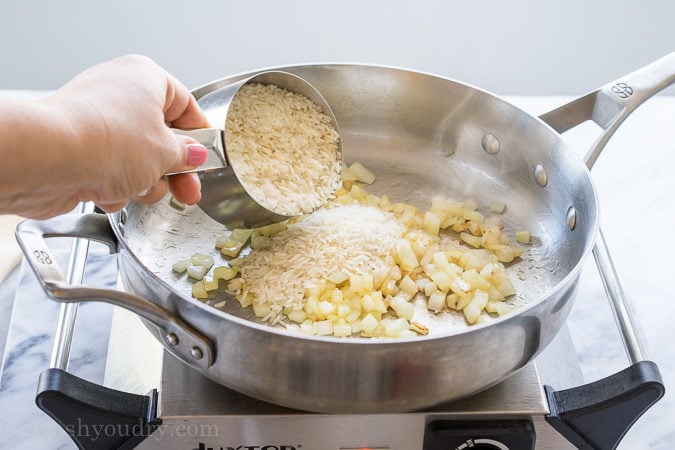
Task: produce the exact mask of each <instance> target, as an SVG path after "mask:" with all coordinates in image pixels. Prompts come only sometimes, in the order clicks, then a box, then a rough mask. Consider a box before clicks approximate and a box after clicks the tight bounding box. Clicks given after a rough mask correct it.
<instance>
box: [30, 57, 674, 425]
mask: <svg viewBox="0 0 675 450" xmlns="http://www.w3.org/2000/svg"><path fill="white" fill-rule="evenodd" d="M279 69H280V70H284V71H287V72H290V73H294V74H297V75H299V76H301V77H303V78H304V79H306V80H308V81H309V82H311V83H312V84H313V85H315V86H316V87H317V88H318V89H319V90H320V91H321V92H322V93H323V94H324V96H325V97H326V100H327V101H328V103H329V104H330V105H331V107H332V108H333V111H334V113H335V116H336V118H337V120H338V122H339V123H340V126H341V131H342V137H343V152H344V160H345V162H347V163H350V162H353V161H355V160H358V161H360V162H362V163H363V164H365V165H366V166H368V167H369V168H371V169H372V170H373V171H374V172H375V173H376V174H377V176H378V180H377V182H376V184H375V185H373V187H372V191H373V192H374V193H378V194H383V193H386V194H387V195H388V196H390V197H391V198H392V199H396V200H400V201H408V202H412V203H415V204H417V205H418V206H420V207H425V206H427V202H428V200H429V198H430V197H431V196H432V195H435V194H445V195H448V196H451V197H457V198H462V197H465V196H472V197H474V198H476V200H478V202H479V203H482V204H488V203H489V202H490V201H492V200H500V201H503V202H505V203H507V205H508V213H507V215H506V216H505V218H506V222H507V226H509V225H515V224H517V225H518V226H519V227H526V228H528V229H530V230H532V233H533V234H534V235H535V236H537V238H538V241H537V244H536V245H534V246H532V247H531V248H530V250H529V251H528V252H527V253H526V255H525V257H524V258H523V259H522V261H520V262H518V263H516V264H514V265H513V266H512V267H511V270H512V271H513V272H514V273H517V274H519V276H518V277H514V278H515V281H516V282H517V286H516V287H517V289H518V291H519V298H518V302H520V303H522V304H523V307H522V308H520V309H519V311H518V312H516V313H514V314H512V315H510V316H507V317H504V318H500V319H498V320H493V321H488V322H487V323H485V324H481V325H477V326H473V327H468V326H466V325H464V323H463V319H461V320H457V318H455V317H453V316H452V315H444V316H442V317H439V318H436V319H435V323H434V324H432V326H431V327H430V328H431V332H430V334H429V336H425V337H419V338H416V339H410V340H396V341H384V340H368V339H363V338H352V339H338V338H320V337H303V336H298V335H293V334H289V333H288V332H286V331H285V330H281V329H277V328H272V327H270V326H268V325H266V324H260V323H256V322H255V321H253V320H251V317H249V315H248V311H246V310H242V309H241V308H239V307H238V304H237V303H236V302H235V301H230V302H227V305H226V307H225V309H224V310H223V311H220V310H216V309H214V308H212V307H210V306H208V305H205V304H203V303H201V302H199V301H197V300H194V299H192V298H191V297H190V295H189V285H188V284H187V283H186V282H184V281H183V280H182V279H181V280H178V279H176V278H175V276H174V275H173V274H172V273H171V271H170V266H171V264H172V262H173V261H175V260H176V259H177V258H178V257H179V256H184V255H186V254H190V253H192V252H194V251H203V250H204V249H205V248H210V247H211V246H212V243H213V242H214V239H215V236H216V234H220V233H222V226H221V225H219V224H216V223H215V222H213V221H212V220H211V219H209V218H208V217H206V216H205V215H204V214H203V213H201V212H200V211H199V210H198V209H196V208H195V209H187V210H183V211H178V210H175V209H173V208H172V207H170V206H169V205H168V202H161V203H159V204H157V205H153V206H151V207H146V206H142V205H138V204H132V205H130V206H129V207H128V208H127V209H126V210H125V211H122V212H120V213H116V214H112V215H109V217H108V218H107V220H106V219H105V218H102V217H97V216H83V217H72V216H65V217H61V218H58V219H56V220H52V221H49V222H43V223H39V222H27V223H25V224H24V225H22V226H21V227H20V229H19V238H20V241H21V243H22V246H23V248H24V251H25V253H26V255H27V256H28V259H29V261H30V263H31V264H32V266H33V268H34V270H35V271H36V273H38V274H39V276H40V277H41V280H42V282H43V285H44V286H45V288H46V289H47V290H48V292H50V295H51V296H52V297H53V298H55V299H57V300H59V301H65V302H74V301H85V300H100V301H107V302H110V303H114V304H117V305H120V306H123V307H126V308H128V309H131V310H132V311H135V312H136V313H138V314H139V315H141V316H142V317H143V318H144V319H145V322H146V324H147V325H148V328H149V329H150V330H151V331H152V332H153V333H154V334H155V336H156V337H157V338H158V339H159V340H160V341H161V342H162V343H163V344H164V345H165V346H166V347H167V348H168V349H169V350H170V351H172V352H173V353H174V354H176V355H177V356H178V357H179V358H181V359H182V360H183V361H185V362H186V363H188V364H190V365H191V366H193V367H195V368H196V369H197V370H199V371H200V372H202V373H204V374H205V375H206V376H208V377H209V378H211V379H213V380H215V381H217V382H219V383H221V384H223V385H226V386H228V387H230V388H233V389H235V390H238V391H240V392H243V393H245V394H248V395H251V396H254V397H257V398H260V399H263V400H266V401H269V402H273V403H277V404H281V405H285V406H290V407H294V408H299V409H305V410H310V411H319V412H334V413H347V412H369V413H370V412H396V411H405V410H414V409H419V408H422V407H427V406H431V405H434V404H437V403H440V402H445V401H449V400H452V399H457V398H461V397H465V396H468V395H471V394H473V393H475V392H478V391H480V390H483V389H485V388H487V387H489V386H492V385H494V384H496V383H498V382H499V381H501V380H503V379H504V378H506V377H508V376H509V375H510V374H512V373H513V372H514V371H516V370H518V369H519V368H521V367H522V366H524V365H525V364H527V362H529V361H530V360H531V359H532V358H533V357H534V356H536V354H538V353H539V352H540V351H541V350H542V349H543V348H545V347H546V345H547V344H548V343H549V342H550V341H551V339H552V338H553V337H554V336H555V334H556V333H557V332H558V330H559V328H560V326H561V325H562V324H563V322H564V320H565V319H566V317H567V315H568V313H569V310H570V308H571V306H572V301H573V298H574V291H575V288H576V285H577V282H578V277H579V272H580V268H581V263H582V262H583V261H584V259H585V258H586V257H587V256H588V254H589V253H590V252H591V250H592V249H593V246H594V243H595V239H596V235H597V227H598V204H597V196H596V194H595V191H594V189H593V184H592V181H591V177H590V174H589V172H588V169H587V167H586V164H585V163H584V161H582V160H580V159H579V158H577V157H576V155H575V153H574V152H573V151H571V149H569V148H567V146H566V145H565V143H564V141H563V140H562V139H561V137H560V135H559V134H558V132H557V131H560V132H562V131H564V130H566V129H567V128H569V127H572V126H574V125H575V124H577V123H580V122H582V121H585V120H593V121H595V122H596V123H598V124H599V125H600V126H601V128H602V129H603V130H604V131H603V132H602V135H601V137H600V139H599V140H598V142H597V143H596V144H594V145H593V146H592V148H591V152H590V154H591V156H590V157H589V162H592V161H593V160H594V159H595V155H597V153H598V152H599V151H600V150H601V148H602V146H603V145H604V143H605V142H606V141H607V139H609V137H610V136H611V134H612V133H613V131H614V130H615V129H616V127H617V126H618V125H619V124H620V123H621V122H622V121H623V119H625V117H626V116H627V115H628V114H629V113H630V112H631V111H632V110H633V109H634V108H635V107H636V106H637V105H639V104H640V103H641V102H642V101H644V100H645V99H646V98H647V97H649V96H650V95H652V94H654V93H655V92H657V91H658V90H660V89H662V88H663V87H665V86H667V85H668V84H670V83H672V82H673V79H674V74H675V55H670V56H668V57H666V58H664V59H663V60H661V61H658V62H657V63H655V64H654V65H653V66H650V67H647V68H646V69H643V70H642V71H638V72H636V73H634V74H631V75H629V76H627V77H625V78H623V79H621V80H619V81H618V82H616V83H610V84H609V85H607V86H605V87H604V88H602V89H600V90H599V91H597V92H595V93H593V94H589V95H588V96H586V97H582V98H581V99H579V100H577V101H575V102H572V103H570V104H569V105H566V106H564V107H562V108H560V109H558V110H556V111H552V112H550V113H549V114H546V115H544V116H542V118H543V119H544V120H541V119H539V118H536V117H533V116H531V115H528V114H526V113H525V112H523V111H521V110H519V109H518V108H516V107H515V106H513V105H511V104H509V103H508V102H505V101H503V100H501V99H499V98H498V97H495V96H494V95H491V94H489V93H487V92H485V91H482V90H480V89H477V88H475V87H472V86H467V85H465V84H462V83H460V82H457V81H454V80H450V79H447V78H442V77H438V76H433V75H429V74H424V73H419V72H414V71H409V70H402V69H396V68H389V67H381V66H365V65H350V64H327V65H326V64H319V65H302V66H290V67H283V68H279ZM250 75H251V74H242V75H239V76H234V77H229V78H226V79H223V80H219V81H217V82H214V83H212V84H209V85H208V86H205V87H202V88H200V89H197V90H196V91H195V92H194V94H195V96H196V97H197V98H198V99H199V98H201V97H202V96H204V95H205V94H206V93H208V92H210V90H213V89H217V88H219V87H222V86H223V85H227V84H228V83H234V82H236V81H237V80H239V79H241V78H244V77H247V76H250ZM629 92H630V94H628V93H629ZM547 122H548V123H547ZM549 124H550V126H549ZM556 130H557V131H556ZM53 235H75V236H82V237H88V238H91V239H96V240H99V241H102V242H106V243H108V244H109V245H110V246H111V248H113V249H114V250H116V251H118V253H119V257H118V261H119V267H120V274H121V278H122V281H123V284H124V287H125V292H119V291H110V290H101V289H95V288H87V287H74V286H68V285H67V284H65V283H64V281H63V276H62V275H61V274H60V271H59V270H58V268H55V267H54V265H53V264H51V263H50V262H49V261H51V259H50V258H49V250H48V248H47V247H46V246H45V244H44V242H43V240H42V238H43V236H46V237H49V236H53Z"/></svg>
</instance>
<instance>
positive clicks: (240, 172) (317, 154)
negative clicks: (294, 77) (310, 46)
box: [225, 83, 341, 216]
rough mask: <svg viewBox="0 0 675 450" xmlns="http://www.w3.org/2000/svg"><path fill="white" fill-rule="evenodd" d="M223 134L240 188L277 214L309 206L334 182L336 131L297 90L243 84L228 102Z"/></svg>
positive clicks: (325, 197)
mask: <svg viewBox="0 0 675 450" xmlns="http://www.w3.org/2000/svg"><path fill="white" fill-rule="evenodd" d="M225 140H226V142H227V152H228V157H229V159H230V164H231V165H232V168H233V170H234V172H235V173H236V175H237V177H238V178H239V181H240V182H241V183H242V185H243V186H244V188H245V189H246V191H247V192H248V193H249V195H251V197H253V199H254V200H256V201H257V202H258V203H260V204H261V205H262V206H264V207H265V208H267V209H269V210H271V211H274V212H276V213H278V214H282V215H287V216H296V215H300V214H303V213H309V212H312V211H314V210H315V209H317V208H319V207H321V206H322V205H324V204H325V203H326V201H328V200H329V199H330V198H332V197H333V193H334V191H335V189H336V188H337V186H338V184H339V182H340V170H341V165H340V161H341V158H340V154H339V146H338V142H339V134H338V132H337V131H336V130H335V128H334V127H333V126H332V124H331V121H330V118H329V117H328V116H327V115H326V114H324V113H323V112H321V108H320V107H319V106H317V105H316V104H314V103H313V102H312V101H311V100H309V99H308V98H306V97H304V96H302V95H300V94H297V93H294V92H289V91H287V90H285V89H281V88H279V87H277V86H275V85H271V84H267V85H263V84H259V83H250V84H245V85H244V86H242V87H241V88H240V89H239V91H238V92H237V94H236V95H235V97H234V99H233V100H232V103H231V105H230V109H229V111H228V114H227V123H226V126H225Z"/></svg>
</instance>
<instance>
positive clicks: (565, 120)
mask: <svg viewBox="0 0 675 450" xmlns="http://www.w3.org/2000/svg"><path fill="white" fill-rule="evenodd" d="M673 83H675V52H673V53H670V54H669V55H667V56H664V57H663V58H661V59H659V60H657V61H655V62H653V63H651V64H649V65H648V66H645V67H643V68H641V69H638V70H636V71H635V72H631V73H629V74H628V75H625V76H623V77H621V78H619V79H617V80H615V81H612V82H611V83H607V84H606V85H605V86H603V87H601V88H600V89H598V90H596V91H593V92H591V93H589V94H586V95H584V96H583V97H580V98H578V99H576V100H573V101H572V102H570V103H567V104H566V105H563V106H560V107H558V108H556V109H554V110H552V111H549V112H547V113H546V114H543V115H541V116H539V118H540V119H542V120H543V121H544V122H546V123H547V124H549V125H550V126H551V127H552V128H553V129H554V130H556V131H557V132H558V133H564V132H565V131H567V130H570V129H572V128H574V127H575V126H577V125H579V124H581V123H583V122H585V121H587V120H592V121H593V122H595V123H596V124H597V125H598V126H599V127H600V128H602V130H603V131H602V133H601V134H600V137H599V138H598V139H597V140H596V141H595V143H594V144H593V145H592V146H591V148H590V149H589V150H588V152H587V153H586V156H585V157H584V160H585V161H586V164H587V165H588V167H589V168H591V167H593V164H595V161H596V159H597V158H598V156H600V152H602V149H603V148H604V147H605V144H607V141H609V139H610V138H611V137H612V135H613V134H614V132H615V131H616V129H617V128H618V127H619V125H621V124H622V123H623V121H624V120H626V118H627V117H628V116H629V115H630V114H631V113H632V112H633V111H634V110H635V108H637V107H638V106H640V105H641V104H642V103H643V102H644V101H645V100H647V99H648V98H649V97H651V96H652V95H654V94H656V93H658V92H659V91H662V90H663V89H665V88H667V87H668V86H670V85H671V84H673Z"/></svg>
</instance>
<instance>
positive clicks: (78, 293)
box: [16, 214, 214, 369]
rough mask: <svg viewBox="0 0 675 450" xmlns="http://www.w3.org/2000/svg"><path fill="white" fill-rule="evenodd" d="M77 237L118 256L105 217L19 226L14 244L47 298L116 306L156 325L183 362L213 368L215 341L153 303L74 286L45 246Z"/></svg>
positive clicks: (30, 222)
mask: <svg viewBox="0 0 675 450" xmlns="http://www.w3.org/2000/svg"><path fill="white" fill-rule="evenodd" d="M50 237H78V238H86V239H89V240H92V241H96V242H100V243H103V244H105V245H107V246H108V247H109V248H110V252H111V253H115V252H116V251H117V238H116V237H115V235H114V233H113V231H112V229H111V227H110V225H109V224H108V220H107V217H106V216H104V215H102V214H84V215H77V214H66V215H63V216H59V217H55V218H53V219H49V220H46V221H36V220H26V221H24V222H22V223H20V224H19V226H18V227H17V230H16V238H17V241H18V242H19V246H20V247H21V249H22V250H23V253H24V255H25V256H26V261H27V262H28V264H29V265H30V267H31V269H32V270H33V272H34V273H35V275H36V276H37V279H38V281H39V283H40V285H41V286H42V288H43V290H44V291H45V292H46V293H47V295H48V296H49V297H50V298H51V299H52V300H55V301H57V302H61V303H80V302H87V301H100V302H105V303H110V304H112V305H116V306H119V307H122V308H125V309H128V310H129V311H131V312H133V313H135V314H138V315H139V316H141V317H143V318H144V319H146V320H148V321H150V322H152V323H153V324H154V325H155V326H157V327H158V328H159V329H160V330H161V334H162V336H164V337H165V341H166V342H165V346H166V347H167V349H169V350H170V351H171V352H172V353H174V354H176V356H178V357H179V358H180V359H182V360H183V361H185V362H187V363H188V364H191V365H193V366H196V367H199V368H201V369H206V368H208V367H210V366H211V365H212V364H213V361H214V351H213V344H212V343H211V341H210V340H209V339H208V338H206V337H205V336H204V335H202V334H201V333H200V332H198V331H197V330H196V329H194V328H193V327H192V326H190V325H189V324H188V323H186V322H185V321H183V320H182V319H180V318H179V317H177V316H176V315H174V314H173V313H171V312H169V311H167V310H166V309H164V308H162V307H160V306H158V305H156V304H155V303H152V302H151V301H149V300H147V299H145V298H141V297H138V296H136V295H132V294H129V293H126V292H123V291H117V290H112V289H101V288H94V287H88V286H80V285H70V284H69V283H68V282H67V281H66V278H65V277H64V275H63V272H61V269H60V267H59V266H58V265H57V264H56V262H55V261H56V260H55V259H54V257H53V256H52V253H51V251H50V249H49V247H48V246H47V242H46V241H45V238H50Z"/></svg>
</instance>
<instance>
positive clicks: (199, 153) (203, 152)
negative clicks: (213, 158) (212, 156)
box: [187, 144, 209, 167]
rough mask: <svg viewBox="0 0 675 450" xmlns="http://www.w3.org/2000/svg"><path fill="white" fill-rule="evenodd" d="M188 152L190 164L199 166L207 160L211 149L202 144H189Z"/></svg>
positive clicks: (188, 162)
mask: <svg viewBox="0 0 675 450" xmlns="http://www.w3.org/2000/svg"><path fill="white" fill-rule="evenodd" d="M187 154H188V157H187V164H188V166H192V167H198V166H201V165H202V164H204V163H205V162H206V160H207V159H208V156H209V151H208V150H207V148H206V147H204V146H203V145H202V144H188V145H187Z"/></svg>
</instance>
